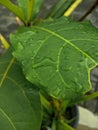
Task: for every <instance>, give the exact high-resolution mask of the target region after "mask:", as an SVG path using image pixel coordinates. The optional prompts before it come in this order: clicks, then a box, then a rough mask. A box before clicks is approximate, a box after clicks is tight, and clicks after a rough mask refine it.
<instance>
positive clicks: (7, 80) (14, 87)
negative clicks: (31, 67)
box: [0, 50, 41, 130]
mask: <svg viewBox="0 0 98 130" xmlns="http://www.w3.org/2000/svg"><path fill="white" fill-rule="evenodd" d="M40 110H41V106H40V100H39V93H38V91H36V89H34V87H33V85H32V84H30V83H29V82H28V81H26V79H25V78H24V76H23V74H22V72H21V68H20V67H19V65H18V64H17V62H16V61H15V60H14V58H13V57H12V56H11V50H8V52H7V53H6V54H4V55H3V56H2V57H0V130H39V129H40V124H41V113H40Z"/></svg>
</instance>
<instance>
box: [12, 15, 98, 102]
mask: <svg viewBox="0 0 98 130" xmlns="http://www.w3.org/2000/svg"><path fill="white" fill-rule="evenodd" d="M88 32H89V33H88ZM97 32H98V30H97V29H96V28H94V27H93V26H91V24H89V23H77V22H73V21H71V20H68V19H66V18H65V17H63V18H61V19H59V20H55V21H53V22H47V23H44V22H43V23H41V24H39V25H36V26H33V27H30V28H21V29H20V30H19V31H18V32H17V33H16V34H14V35H12V36H11V42H12V46H13V48H14V53H13V54H14V56H15V57H16V58H17V59H18V60H19V61H20V62H21V64H22V67H23V71H24V74H25V76H26V78H27V79H28V80H29V81H30V82H32V83H33V84H35V85H37V86H38V87H40V88H41V89H44V90H45V91H47V92H48V93H49V94H50V95H51V96H53V97H55V98H57V99H66V100H76V99H79V97H81V96H82V95H83V94H84V93H86V92H88V91H89V90H90V89H91V84H90V69H91V68H92V67H94V66H96V65H97V63H98V52H97V48H98V44H97V40H98V36H97ZM26 63H28V65H26Z"/></svg>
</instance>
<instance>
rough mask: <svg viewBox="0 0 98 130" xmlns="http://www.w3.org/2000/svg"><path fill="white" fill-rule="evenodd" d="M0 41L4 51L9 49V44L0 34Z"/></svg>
mask: <svg viewBox="0 0 98 130" xmlns="http://www.w3.org/2000/svg"><path fill="white" fill-rule="evenodd" d="M0 40H1V42H2V44H3V46H4V48H5V49H8V48H9V43H8V42H7V41H6V39H5V38H4V37H3V36H2V35H1V34H0Z"/></svg>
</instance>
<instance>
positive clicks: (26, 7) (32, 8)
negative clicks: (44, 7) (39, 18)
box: [18, 0, 43, 23]
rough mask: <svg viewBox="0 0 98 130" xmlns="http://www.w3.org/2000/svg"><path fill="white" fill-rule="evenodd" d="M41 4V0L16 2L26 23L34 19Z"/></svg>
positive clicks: (19, 0)
mask: <svg viewBox="0 0 98 130" xmlns="http://www.w3.org/2000/svg"><path fill="white" fill-rule="evenodd" d="M42 2H43V0H18V5H19V7H20V8H21V9H22V10H23V12H24V14H25V19H26V23H29V22H30V21H31V20H32V19H33V18H35V16H36V15H37V13H38V12H39V9H40V6H41V4H42Z"/></svg>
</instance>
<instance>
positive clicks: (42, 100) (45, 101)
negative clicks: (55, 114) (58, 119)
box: [40, 93, 52, 114]
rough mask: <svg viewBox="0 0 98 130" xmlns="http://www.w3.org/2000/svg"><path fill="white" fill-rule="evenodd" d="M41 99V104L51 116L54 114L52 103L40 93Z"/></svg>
mask: <svg viewBox="0 0 98 130" xmlns="http://www.w3.org/2000/svg"><path fill="white" fill-rule="evenodd" d="M40 99H41V104H42V106H43V107H44V108H45V109H46V110H47V112H48V113H49V114H51V113H52V108H51V105H50V102H48V100H47V99H46V98H45V97H44V96H43V95H42V94H41V93H40Z"/></svg>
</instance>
